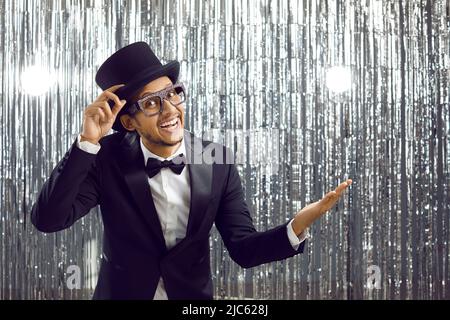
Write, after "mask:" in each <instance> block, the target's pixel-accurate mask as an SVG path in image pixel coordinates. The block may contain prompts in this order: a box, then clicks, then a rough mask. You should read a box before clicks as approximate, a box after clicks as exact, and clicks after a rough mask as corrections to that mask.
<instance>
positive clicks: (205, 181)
mask: <svg viewBox="0 0 450 320" xmlns="http://www.w3.org/2000/svg"><path fill="white" fill-rule="evenodd" d="M184 139H186V140H185V142H186V153H187V155H186V158H187V162H188V165H187V167H188V170H189V178H190V184H191V202H190V207H189V220H188V225H187V230H186V237H188V236H191V235H193V234H194V233H195V232H196V231H198V229H199V227H200V224H201V221H202V217H203V215H204V213H205V210H206V209H207V205H208V203H209V201H210V197H211V188H212V165H211V164H206V163H203V161H202V153H203V142H202V140H200V139H199V138H196V137H194V135H192V134H191V133H190V132H189V131H186V130H185V133H184Z"/></svg>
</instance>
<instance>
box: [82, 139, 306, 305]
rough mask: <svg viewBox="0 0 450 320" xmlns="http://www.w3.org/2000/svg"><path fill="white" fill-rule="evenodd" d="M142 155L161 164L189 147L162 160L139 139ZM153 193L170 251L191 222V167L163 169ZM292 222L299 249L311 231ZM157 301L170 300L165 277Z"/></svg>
mask: <svg viewBox="0 0 450 320" xmlns="http://www.w3.org/2000/svg"><path fill="white" fill-rule="evenodd" d="M80 138H81V136H80V135H78V139H77V147H78V148H80V149H81V150H83V151H86V152H89V153H92V154H96V153H97V152H98V151H99V150H100V145H99V144H97V145H95V144H93V143H91V142H89V141H83V142H80ZM139 141H140V145H141V150H142V154H143V155H144V165H146V163H147V159H148V158H150V157H152V158H156V159H158V160H160V161H163V160H170V159H172V158H174V157H176V156H177V155H179V154H180V153H183V154H184V155H185V156H186V146H185V145H184V141H183V142H182V143H181V144H180V147H179V148H178V149H177V150H176V151H175V152H174V153H173V154H172V155H171V156H170V157H168V158H166V159H165V158H162V157H160V156H157V155H156V154H154V153H152V152H151V151H150V150H148V149H147V147H145V146H144V144H143V143H142V139H141V138H140V139H139ZM148 183H149V186H150V190H151V193H152V197H153V202H154V204H155V208H156V212H157V214H158V217H159V221H160V223H161V229H162V231H163V235H164V239H165V242H166V246H167V249H171V248H172V247H174V246H175V245H176V244H177V243H178V242H179V241H180V240H181V239H183V238H184V237H185V236H186V229H187V223H188V219H189V206H190V200H191V198H190V197H191V186H190V178H189V171H188V168H187V167H186V166H185V167H184V168H183V171H182V172H181V174H179V175H177V174H175V173H174V172H173V171H172V170H171V169H170V168H162V169H161V171H160V172H159V173H158V174H156V175H155V176H154V177H152V178H149V179H148ZM292 221H293V220H291V221H290V222H289V224H288V225H287V236H288V238H289V242H290V243H291V245H292V247H293V248H294V249H295V250H297V249H298V247H299V245H300V244H301V243H302V242H303V241H304V240H305V239H306V238H308V236H309V234H308V230H305V231H304V232H302V233H301V234H300V235H299V236H297V235H296V234H295V232H294V230H293V228H292ZM153 299H154V300H167V299H168V297H167V293H166V290H165V288H164V281H163V279H162V277H160V278H159V282H158V287H157V288H156V292H155V296H154V297H153Z"/></svg>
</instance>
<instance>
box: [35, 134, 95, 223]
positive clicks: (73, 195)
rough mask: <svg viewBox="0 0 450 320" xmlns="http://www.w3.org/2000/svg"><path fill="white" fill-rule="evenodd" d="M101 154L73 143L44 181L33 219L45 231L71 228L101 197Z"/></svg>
mask: <svg viewBox="0 0 450 320" xmlns="http://www.w3.org/2000/svg"><path fill="white" fill-rule="evenodd" d="M97 157H98V155H96V154H90V153H88V152H85V151H82V150H81V149H79V148H78V147H77V145H76V142H74V143H73V144H72V147H71V148H70V150H69V151H68V152H67V153H66V154H65V156H64V158H63V159H62V160H61V161H60V162H59V163H58V164H57V165H56V167H55V168H54V169H53V171H52V173H51V175H50V178H49V179H48V180H47V181H46V182H45V183H44V185H43V187H42V189H41V191H40V193H39V196H38V198H37V200H36V202H35V203H34V204H33V207H32V210H31V222H32V223H33V225H34V226H35V227H36V228H37V229H38V230H39V231H42V232H56V231H60V230H63V229H66V228H69V227H70V226H71V225H73V224H74V223H75V221H77V220H78V219H80V218H81V217H83V216H84V215H86V214H87V213H88V212H89V210H90V209H91V208H93V207H95V206H96V205H97V204H98V202H99V198H100V182H99V181H100V177H99V168H98V167H97V165H96V159H97Z"/></svg>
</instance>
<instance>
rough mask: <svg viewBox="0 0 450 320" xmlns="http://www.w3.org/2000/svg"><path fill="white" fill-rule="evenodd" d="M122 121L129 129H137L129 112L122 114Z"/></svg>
mask: <svg viewBox="0 0 450 320" xmlns="http://www.w3.org/2000/svg"><path fill="white" fill-rule="evenodd" d="M120 123H121V124H122V126H123V127H124V128H125V129H127V130H128V131H135V130H136V128H135V127H134V125H133V119H131V117H130V115H129V114H123V115H121V116H120Z"/></svg>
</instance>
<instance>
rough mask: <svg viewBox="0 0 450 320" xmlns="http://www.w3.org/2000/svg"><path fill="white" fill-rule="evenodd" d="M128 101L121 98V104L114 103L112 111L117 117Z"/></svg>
mask: <svg viewBox="0 0 450 320" xmlns="http://www.w3.org/2000/svg"><path fill="white" fill-rule="evenodd" d="M126 103H127V100H120V101H119V104H117V103H116V104H115V105H114V107H113V108H112V110H111V111H112V113H113V115H114V116H115V117H116V116H117V115H118V114H119V112H120V110H121V109H122V108H123V106H124V105H125V104H126Z"/></svg>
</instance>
